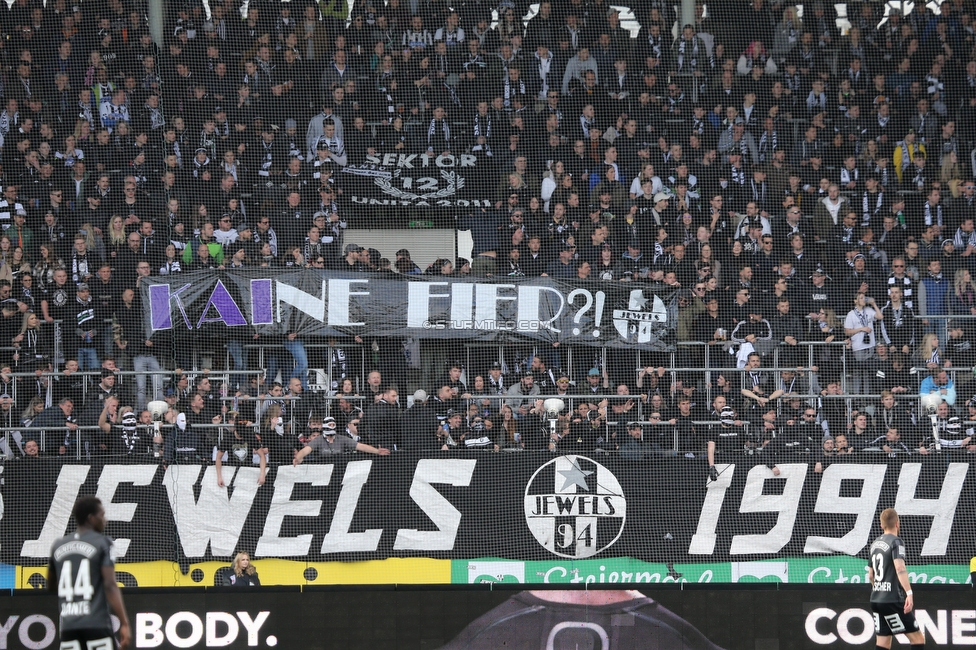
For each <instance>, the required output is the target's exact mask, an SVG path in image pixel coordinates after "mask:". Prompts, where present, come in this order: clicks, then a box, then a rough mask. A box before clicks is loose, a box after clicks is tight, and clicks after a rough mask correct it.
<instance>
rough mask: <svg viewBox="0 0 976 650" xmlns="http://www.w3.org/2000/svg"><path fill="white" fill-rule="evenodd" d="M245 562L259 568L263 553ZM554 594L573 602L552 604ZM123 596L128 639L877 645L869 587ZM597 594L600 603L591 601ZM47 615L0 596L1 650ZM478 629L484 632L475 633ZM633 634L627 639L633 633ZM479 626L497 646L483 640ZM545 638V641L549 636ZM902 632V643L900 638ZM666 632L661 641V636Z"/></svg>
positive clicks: (627, 648) (929, 612) (932, 615)
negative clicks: (675, 634)
mask: <svg viewBox="0 0 976 650" xmlns="http://www.w3.org/2000/svg"><path fill="white" fill-rule="evenodd" d="M255 566H256V567H257V569H258V571H259V572H260V570H261V562H260V561H258V562H256V563H255ZM914 589H915V592H916V593H915V603H916V610H915V616H916V619H917V620H918V622H919V626H920V627H921V629H922V630H923V632H924V633H925V636H926V640H927V641H928V644H927V645H929V647H931V646H933V645H934V646H948V645H952V646H959V645H973V644H974V643H976V611H974V605H976V598H974V593H973V589H972V588H971V587H970V586H967V587H965V588H939V589H936V588H932V589H926V588H925V587H924V586H923V587H918V586H916V587H915V588H914ZM557 597H558V598H559V599H560V600H563V601H566V600H573V601H575V602H570V603H564V604H556V603H555V602H552V601H553V600H554V599H555V598H557ZM124 598H125V604H126V611H127V613H128V615H129V620H130V621H131V629H132V633H133V643H132V647H135V648H163V649H168V648H207V647H225V648H232V649H233V648H248V647H252V648H253V647H262V648H268V647H279V648H303V647H308V645H309V641H310V640H311V639H314V646H315V647H316V648H327V649H331V648H336V649H342V650H352V649H359V648H363V649H364V650H365V649H369V650H372V649H373V648H379V647H382V648H441V647H446V648H450V649H451V650H454V649H456V648H470V649H472V650H474V649H479V650H480V649H481V648H489V647H491V648H498V647H511V648H540V647H541V648H579V647H586V648H601V647H602V648H609V649H610V650H631V649H632V648H657V647H660V648H675V649H679V648H681V649H687V650H701V649H704V648H709V649H711V648H716V647H717V648H728V649H729V650H754V649H755V648H758V647H776V648H780V650H801V649H802V650H808V649H809V648H816V647H822V646H828V645H829V646H830V647H835V648H836V647H840V648H873V647H874V623H873V618H872V613H871V611H870V609H869V606H868V602H867V601H868V590H867V587H866V586H858V587H857V588H842V587H838V588H833V589H830V588H819V587H818V588H795V587H793V588H786V589H784V588H780V589H769V588H762V587H759V588H757V587H753V588H748V587H742V586H737V587H735V588H733V589H721V588H719V589H716V588H714V587H710V588H708V589H695V588H692V589H682V590H678V589H654V588H646V587H645V588H642V589H641V590H640V592H633V591H626V592H624V591H607V590H601V589H600V588H599V587H597V588H593V587H592V586H591V587H590V591H589V592H588V593H587V592H582V591H575V592H573V593H566V592H559V593H555V592H552V591H533V592H524V591H515V590H509V589H505V588H501V587H498V586H497V585H495V588H494V589H493V590H491V591H488V590H486V589H480V590H476V589H473V588H467V589H448V590H445V589H440V590H419V589H407V590H397V589H395V588H382V587H381V588H369V589H362V588H359V589H355V590H341V589H340V590H317V589H314V588H312V589H306V590H305V591H303V592H298V591H297V589H295V590H287V589H280V588H267V587H258V588H253V589H226V588H225V589H214V590H207V591H204V590H203V589H196V590H192V591H184V592H182V593H180V592H179V591H176V592H174V591H172V590H170V591H156V590H152V589H138V590H129V589H126V590H124ZM594 603H600V606H599V607H591V606H589V605H590V604H594ZM603 603H610V604H603ZM662 607H663V608H666V610H667V611H662V610H661V608H662ZM513 614H517V615H515V616H513ZM506 616H510V617H511V618H507V619H506V618H505V617H506ZM57 622H58V616H57V598H56V597H55V596H54V595H51V594H46V593H44V592H41V591H40V590H38V591H36V592H18V593H17V595H16V596H15V597H14V598H4V599H0V648H11V649H14V650H21V649H26V648H30V649H32V650H39V649H41V650H43V649H45V648H57V647H58V645H59V644H58V641H57ZM114 622H115V624H116V625H117V621H114ZM665 622H666V623H667V625H664V624H662V623H665ZM493 623H494V625H493V626H492V624H493ZM674 628H678V629H680V630H682V631H683V632H684V638H683V639H681V641H679V642H677V643H675V640H674V639H668V638H667V637H666V635H667V633H668V632H669V631H673V630H674ZM486 629H487V630H488V631H490V634H489V635H482V636H481V637H478V638H472V636H473V634H472V633H473V632H475V631H480V630H486ZM635 635H638V636H637V638H638V639H639V641H638V642H637V643H633V642H632V641H633V639H634V637H635ZM486 636H487V637H489V638H490V641H489V642H490V643H495V645H483V643H484V642H485V641H487V639H486V638H485V637H486ZM662 637H663V638H662ZM550 638H551V640H552V641H553V643H552V644H548V645H547V644H546V641H548V640H550ZM603 639H606V643H605V644H602V645H601V644H600V641H601V640H603ZM479 640H480V641H481V642H482V644H478V641H479ZM898 640H899V642H900V643H903V644H907V640H906V639H905V638H904V637H899V638H898ZM580 641H584V642H595V643H592V644H591V643H580ZM664 641H670V643H666V644H665V643H659V642H664Z"/></svg>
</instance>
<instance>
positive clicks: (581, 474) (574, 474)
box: [559, 463, 593, 492]
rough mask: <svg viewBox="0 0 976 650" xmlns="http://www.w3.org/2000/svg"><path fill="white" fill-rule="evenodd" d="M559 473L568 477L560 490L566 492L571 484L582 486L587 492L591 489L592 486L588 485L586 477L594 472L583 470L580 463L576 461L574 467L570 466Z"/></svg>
mask: <svg viewBox="0 0 976 650" xmlns="http://www.w3.org/2000/svg"><path fill="white" fill-rule="evenodd" d="M559 473H560V474H562V475H563V478H565V479H566V482H565V483H563V486H562V487H561V488H559V491H560V492H565V491H566V488H568V487H569V486H570V485H576V486H578V487H581V488H583V489H584V490H585V491H587V492H589V491H590V488H588V487H587V486H586V477H587V476H589V475H590V474H592V473H593V472H588V471H585V470H582V469H580V468H579V466H578V465H576V464H575V463H574V464H573V465H572V467H570V468H569V469H561V470H559Z"/></svg>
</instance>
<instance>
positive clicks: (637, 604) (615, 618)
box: [442, 592, 718, 650]
mask: <svg viewBox="0 0 976 650" xmlns="http://www.w3.org/2000/svg"><path fill="white" fill-rule="evenodd" d="M497 648H547V649H550V648H551V649H552V650H577V649H579V648H607V649H609V650H618V649H619V650H631V649H632V648H674V649H677V648H684V649H687V650H718V646H716V645H715V644H713V643H712V642H711V641H709V640H708V639H707V638H705V635H703V634H702V633H701V632H699V631H698V630H697V629H696V628H695V627H694V626H693V625H691V624H690V623H689V622H688V621H686V620H684V619H682V618H681V617H680V616H677V615H676V614H674V613H673V612H671V611H669V610H668V609H666V608H664V607H662V606H661V605H660V604H658V603H657V602H655V601H654V600H652V599H650V598H646V597H641V598H635V599H633V600H628V601H625V602H621V603H614V604H611V605H596V606H594V605H588V606H587V605H574V604H566V603H553V602H549V601H546V600H542V599H540V598H537V597H535V596H533V595H532V594H531V593H529V592H522V593H520V594H518V595H516V596H513V597H511V598H509V599H508V600H507V601H506V602H504V603H502V604H501V605H499V606H498V607H496V608H495V609H493V610H491V611H490V612H488V613H486V614H484V615H483V616H481V617H480V618H478V619H477V620H475V621H473V622H472V623H471V624H470V625H468V627H466V628H465V629H464V630H463V631H462V632H461V633H460V634H459V635H458V636H457V637H455V638H454V639H453V640H452V641H451V642H450V643H448V644H447V645H446V646H444V647H443V648H442V650H462V649H463V650H481V649H484V650H488V649H491V650H496V649H497Z"/></svg>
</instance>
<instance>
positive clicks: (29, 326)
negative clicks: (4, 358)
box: [11, 311, 51, 371]
mask: <svg viewBox="0 0 976 650" xmlns="http://www.w3.org/2000/svg"><path fill="white" fill-rule="evenodd" d="M11 345H13V347H14V348H15V351H14V354H13V360H14V361H15V362H16V363H17V368H18V370H21V371H23V370H27V371H31V370H37V369H41V370H46V369H47V367H48V364H49V359H50V358H51V357H50V354H49V350H47V349H46V347H45V341H44V340H43V338H42V335H41V319H40V318H38V316H37V314H35V313H34V312H31V311H29V312H27V313H26V314H24V318H23V320H22V321H21V325H20V332H19V333H18V334H17V336H15V337H13V339H11Z"/></svg>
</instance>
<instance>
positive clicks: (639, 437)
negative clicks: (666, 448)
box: [616, 421, 661, 460]
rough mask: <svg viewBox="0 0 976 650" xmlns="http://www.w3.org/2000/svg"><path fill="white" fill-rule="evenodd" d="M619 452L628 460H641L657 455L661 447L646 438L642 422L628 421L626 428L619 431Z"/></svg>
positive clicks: (617, 438) (617, 437)
mask: <svg viewBox="0 0 976 650" xmlns="http://www.w3.org/2000/svg"><path fill="white" fill-rule="evenodd" d="M616 440H617V453H618V454H620V457H621V458H626V459H627V460H641V459H642V458H645V457H647V456H651V455H657V454H658V453H660V451H661V448H660V446H658V445H657V444H656V443H653V442H650V441H648V440H645V439H644V427H643V425H641V423H640V422H636V421H635V422H628V423H627V425H626V426H625V427H624V430H623V431H621V432H619V433H617V436H616Z"/></svg>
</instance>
